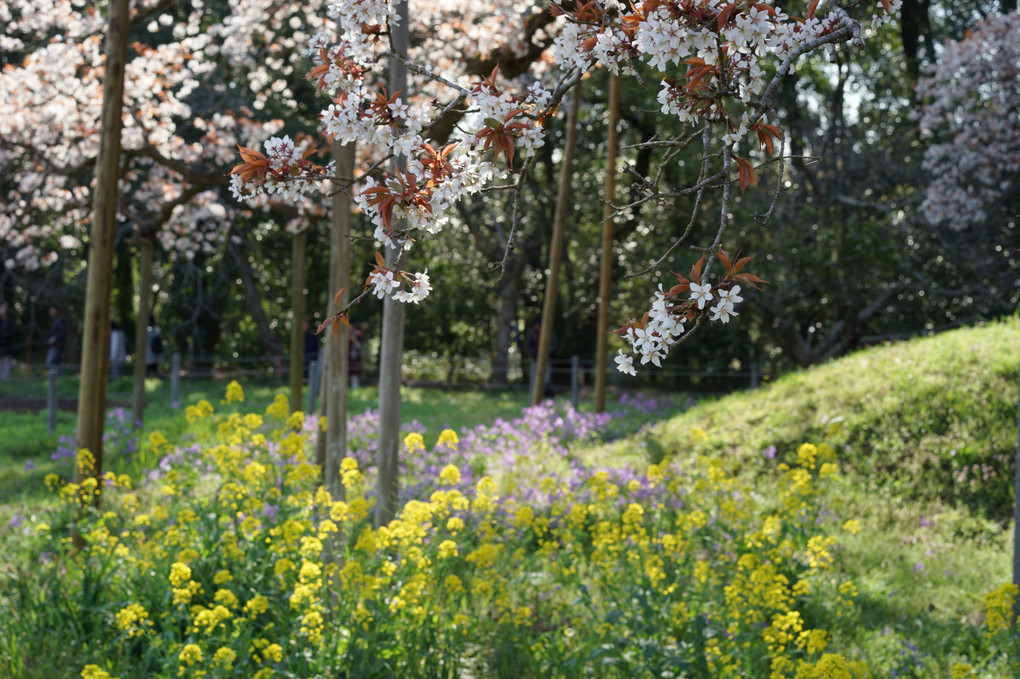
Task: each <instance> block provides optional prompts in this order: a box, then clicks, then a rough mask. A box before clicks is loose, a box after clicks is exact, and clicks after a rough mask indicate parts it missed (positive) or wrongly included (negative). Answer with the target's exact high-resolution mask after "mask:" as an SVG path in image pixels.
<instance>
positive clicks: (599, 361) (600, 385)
mask: <svg viewBox="0 0 1020 679" xmlns="http://www.w3.org/2000/svg"><path fill="white" fill-rule="evenodd" d="M619 118H620V78H619V76H617V75H611V76H609V134H608V137H607V140H606V146H607V147H608V148H607V149H606V194H605V201H606V203H605V206H604V207H603V210H602V261H601V266H600V269H599V323H598V337H597V339H596V342H597V345H596V348H595V412H597V413H601V412H605V410H606V378H607V375H606V373H607V371H608V363H609V298H610V292H611V288H612V279H613V203H615V202H616V149H617V146H619V143H620V138H619V135H618V134H617V130H616V123H617V121H618V120H619Z"/></svg>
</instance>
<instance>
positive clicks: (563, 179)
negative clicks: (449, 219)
mask: <svg viewBox="0 0 1020 679" xmlns="http://www.w3.org/2000/svg"><path fill="white" fill-rule="evenodd" d="M579 108H581V83H580V82H578V83H577V85H575V86H574V91H573V93H572V95H571V97H570V110H569V111H568V112H567V138H566V140H565V141H564V143H563V164H562V166H560V190H559V193H558V194H557V196H556V215H555V217H554V219H553V235H552V242H551V243H550V244H549V275H548V277H547V278H546V279H545V304H544V305H543V306H542V326H541V330H542V332H541V336H540V337H539V341H538V357H537V359H536V366H535V380H534V384H533V385H532V388H531V405H533V406H536V405H538V404H539V403H541V402H542V398H543V397H544V396H545V374H546V371H547V370H548V367H549V348H550V346H551V345H552V334H553V329H554V327H555V325H556V295H557V293H558V292H559V283H560V262H561V261H562V259H563V240H564V234H565V232H566V225H567V210H568V209H569V205H568V203H569V199H570V179H571V177H572V175H573V167H574V148H575V147H576V146H577V112H578V109H579Z"/></svg>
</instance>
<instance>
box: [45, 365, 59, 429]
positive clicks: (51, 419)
mask: <svg viewBox="0 0 1020 679" xmlns="http://www.w3.org/2000/svg"><path fill="white" fill-rule="evenodd" d="M46 377H47V379H48V384H47V388H46V414H47V416H48V419H47V424H48V426H47V429H48V430H49V431H56V430H57V405H58V403H57V371H56V370H48V371H46Z"/></svg>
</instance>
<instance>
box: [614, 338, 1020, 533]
mask: <svg viewBox="0 0 1020 679" xmlns="http://www.w3.org/2000/svg"><path fill="white" fill-rule="evenodd" d="M1018 370H1020V320H1018V319H1009V320H1006V321H1002V322H996V323H989V324H986V325H983V326H980V327H975V328H965V329H960V330H955V331H951V332H946V333H943V334H940V335H937V336H933V337H926V338H919V339H916V340H913V341H910V342H903V343H897V344H888V345H884V346H877V347H873V348H870V349H866V350H863V351H860V352H857V353H854V354H852V355H849V356H846V357H844V358H841V359H838V360H835V361H832V362H830V363H827V364H824V365H821V366H817V367H815V368H812V369H810V370H805V371H801V372H798V373H794V374H790V375H787V376H785V377H783V378H781V379H779V380H776V381H775V382H774V383H772V384H768V385H766V386H763V387H762V388H760V389H758V390H756V391H750V392H743V393H739V394H734V395H731V396H727V397H724V398H720V399H717V400H713V401H710V402H705V403H701V404H699V405H698V406H696V407H694V408H692V409H691V410H689V411H687V412H685V413H684V414H682V415H679V416H677V417H674V418H672V419H670V420H667V421H665V422H663V423H661V424H660V425H659V426H658V427H656V428H655V429H653V430H651V431H649V432H648V434H647V435H646V436H645V437H644V439H643V440H638V441H637V442H621V443H618V444H616V445H615V446H614V447H612V449H610V450H607V451H604V453H603V454H608V455H610V456H612V457H616V458H619V457H631V456H638V455H639V456H640V457H642V458H644V457H645V456H646V455H651V456H652V458H653V459H654V458H655V457H660V456H663V455H684V454H685V453H684V451H687V450H689V449H690V447H691V446H690V438H691V431H692V429H694V428H700V429H703V430H704V431H705V432H706V433H707V436H708V440H707V442H706V445H707V446H708V447H709V448H710V449H711V450H713V451H715V452H718V453H720V454H725V455H728V456H730V457H731V458H732V459H733V460H735V461H737V462H738V463H739V464H741V465H743V466H746V467H749V468H750V469H752V470H765V469H768V468H769V467H771V466H774V465H775V464H777V463H778V462H780V461H782V460H784V459H790V457H791V456H792V455H794V451H795V450H796V447H797V445H798V444H800V443H802V442H804V441H808V440H820V439H821V438H822V437H823V436H825V435H826V434H827V433H831V438H830V439H829V441H830V443H831V444H832V445H833V446H834V447H835V448H836V449H837V451H839V452H840V456H841V462H842V466H843V468H844V470H847V471H850V472H852V474H851V475H852V476H854V477H858V478H859V479H860V480H862V481H863V482H864V483H867V484H869V485H871V484H873V485H874V486H876V487H878V486H881V487H886V488H888V489H891V490H893V491H894V493H895V494H896V495H898V496H900V497H903V498H905V499H927V500H934V499H938V500H940V501H943V502H950V503H955V504H961V503H962V504H963V505H966V506H968V507H970V508H971V509H973V510H976V511H977V512H979V513H980V514H983V515H985V516H986V517H992V518H995V519H997V520H1006V519H1008V517H1010V516H1011V515H1012V485H1013V472H1012V468H1013V458H1014V456H1015V453H1016V445H1017V399H1018V394H1020V380H1018ZM772 446H774V447H775V458H774V460H773V459H772V458H771V455H772V451H771V447H772Z"/></svg>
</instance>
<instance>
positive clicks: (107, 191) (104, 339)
mask: <svg viewBox="0 0 1020 679" xmlns="http://www.w3.org/2000/svg"><path fill="white" fill-rule="evenodd" d="M128 9H129V3H128V0H112V1H111V2H110V5H109V20H108V21H109V28H108V30H107V34H106V77H105V78H104V79H103V111H102V121H101V128H100V129H101V132H100V134H101V137H100V141H99V155H98V158H97V159H96V188H95V193H94V194H93V196H92V229H91V239H90V242H89V269H88V283H87V285H88V287H87V288H86V294H85V329H84V333H83V334H84V346H83V347H82V361H81V383H80V387H79V390H78V448H79V449H81V448H87V449H88V450H89V451H90V452H91V453H92V455H93V456H94V457H95V467H94V468H93V469H82V468H80V467H79V466H77V465H75V473H74V478H75V481H76V482H78V483H80V482H81V481H83V480H84V479H85V478H86V477H96V478H99V477H100V476H101V475H102V473H103V424H104V422H103V418H104V414H105V411H106V384H107V371H108V369H109V363H110V296H111V294H112V292H113V253H114V242H115V239H116V235H117V224H116V220H117V195H118V192H117V182H118V179H119V176H120V132H121V125H122V118H121V116H122V110H123V101H124V64H125V62H126V60H127V41H128V29H129V28H130V25H129V20H128ZM99 487H101V484H100V486H97V491H98V489H99ZM96 499H98V498H96ZM75 542H76V543H79V544H80V543H81V536H80V535H79V534H77V533H76V534H75Z"/></svg>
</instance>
